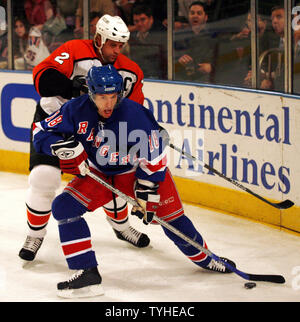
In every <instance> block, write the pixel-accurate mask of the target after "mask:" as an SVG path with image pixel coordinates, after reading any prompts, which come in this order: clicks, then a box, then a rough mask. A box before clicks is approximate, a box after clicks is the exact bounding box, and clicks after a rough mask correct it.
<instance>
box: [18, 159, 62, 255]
mask: <svg viewBox="0 0 300 322" xmlns="http://www.w3.org/2000/svg"><path fill="white" fill-rule="evenodd" d="M60 182H61V174H60V170H59V169H58V168H55V167H52V166H49V165H39V166H36V167H34V168H33V169H32V171H31V172H30V174H29V178H28V183H29V188H28V190H27V196H26V209H27V224H28V232H27V237H26V240H25V243H24V245H23V247H22V249H21V250H20V252H19V256H20V257H21V258H22V259H23V260H26V261H32V260H33V259H34V258H35V256H36V254H37V251H38V249H39V248H40V246H41V244H42V242H43V239H44V237H45V235H46V226H47V224H48V221H49V219H50V215H51V203H52V200H53V199H54V197H55V191H56V190H57V189H58V188H59V186H60Z"/></svg>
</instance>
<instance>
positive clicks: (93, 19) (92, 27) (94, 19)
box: [90, 12, 101, 39]
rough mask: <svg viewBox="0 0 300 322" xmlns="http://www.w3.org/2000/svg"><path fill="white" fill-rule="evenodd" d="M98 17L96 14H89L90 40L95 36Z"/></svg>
mask: <svg viewBox="0 0 300 322" xmlns="http://www.w3.org/2000/svg"><path fill="white" fill-rule="evenodd" d="M100 17H101V16H100V15H99V13H98V12H90V39H93V38H94V35H96V25H97V22H98V20H99V19H100Z"/></svg>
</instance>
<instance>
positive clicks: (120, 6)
mask: <svg viewBox="0 0 300 322" xmlns="http://www.w3.org/2000/svg"><path fill="white" fill-rule="evenodd" d="M114 3H115V5H116V10H117V15H118V16H120V17H121V18H122V19H123V21H124V22H125V23H126V25H127V27H128V29H129V31H130V32H133V31H136V26H135V25H134V23H133V20H132V8H133V6H134V3H135V0H114Z"/></svg>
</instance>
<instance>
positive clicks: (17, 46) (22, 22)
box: [13, 17, 29, 69]
mask: <svg viewBox="0 0 300 322" xmlns="http://www.w3.org/2000/svg"><path fill="white" fill-rule="evenodd" d="M14 31H15V38H14V42H13V53H14V63H15V69H25V60H24V54H25V52H26V49H27V46H28V34H29V26H28V23H27V20H26V19H24V18H21V17H20V18H19V17H16V18H15V20H14Z"/></svg>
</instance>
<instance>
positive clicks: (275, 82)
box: [260, 6, 284, 91]
mask: <svg viewBox="0 0 300 322" xmlns="http://www.w3.org/2000/svg"><path fill="white" fill-rule="evenodd" d="M271 21H272V27H273V31H274V33H273V37H272V39H271V44H270V46H269V48H278V49H280V50H282V51H284V7H283V6H276V7H273V8H272V9H271ZM276 56H277V57H278V55H276ZM275 64H276V66H275ZM275 64H274V63H272V64H271V66H270V67H269V66H268V67H265V66H264V65H262V73H261V75H260V76H261V79H262V81H261V84H260V88H261V89H270V90H277V91H284V64H283V63H282V64H281V65H280V67H279V69H277V71H276V72H275V68H277V67H278V66H277V61H275ZM269 69H270V70H269Z"/></svg>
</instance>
